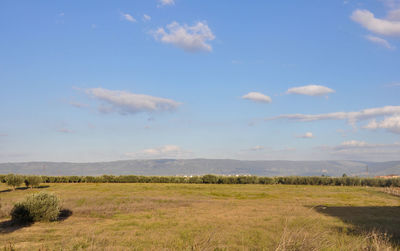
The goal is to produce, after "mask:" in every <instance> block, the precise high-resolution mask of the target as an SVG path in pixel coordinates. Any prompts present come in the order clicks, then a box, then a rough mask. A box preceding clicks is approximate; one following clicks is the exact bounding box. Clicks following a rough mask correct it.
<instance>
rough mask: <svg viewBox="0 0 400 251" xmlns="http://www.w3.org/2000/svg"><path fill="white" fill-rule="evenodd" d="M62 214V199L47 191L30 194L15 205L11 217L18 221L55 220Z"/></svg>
mask: <svg viewBox="0 0 400 251" xmlns="http://www.w3.org/2000/svg"><path fill="white" fill-rule="evenodd" d="M59 214H60V199H59V198H58V197H57V196H56V195H54V194H49V193H45V192H40V193H36V194H30V195H28V196H27V197H26V198H25V200H24V201H22V202H19V203H17V204H15V205H14V208H13V209H12V210H11V219H12V221H14V222H18V223H30V222H36V221H54V220H57V218H58V216H59Z"/></svg>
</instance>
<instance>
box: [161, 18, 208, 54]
mask: <svg viewBox="0 0 400 251" xmlns="http://www.w3.org/2000/svg"><path fill="white" fill-rule="evenodd" d="M154 37H155V39H157V40H160V41H161V42H162V43H167V44H173V45H174V46H176V47H178V48H181V49H183V50H185V51H188V52H197V51H212V46H211V45H210V44H208V43H207V42H208V41H212V40H214V39H215V36H214V34H213V33H212V31H211V29H210V28H209V27H208V25H207V24H206V23H205V22H198V23H197V24H195V25H193V26H188V25H186V24H184V25H180V24H179V23H177V22H172V23H171V24H169V25H167V26H166V30H165V29H164V28H158V30H157V31H155V32H154Z"/></svg>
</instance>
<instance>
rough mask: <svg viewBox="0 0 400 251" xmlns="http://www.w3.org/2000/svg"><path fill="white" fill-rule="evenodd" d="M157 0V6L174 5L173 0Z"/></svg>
mask: <svg viewBox="0 0 400 251" xmlns="http://www.w3.org/2000/svg"><path fill="white" fill-rule="evenodd" d="M158 2H159V4H158V5H157V7H162V6H165V5H175V1H174V0H159V1H158Z"/></svg>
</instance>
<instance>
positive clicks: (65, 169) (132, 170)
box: [0, 159, 400, 177]
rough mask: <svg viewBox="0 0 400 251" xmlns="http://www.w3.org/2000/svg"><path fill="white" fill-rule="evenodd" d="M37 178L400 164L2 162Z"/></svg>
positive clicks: (373, 169) (308, 172)
mask: <svg viewBox="0 0 400 251" xmlns="http://www.w3.org/2000/svg"><path fill="white" fill-rule="evenodd" d="M8 173H18V174H37V175H54V176H56V175H92V176H96V175H102V174H112V175H160V176H161V175H173V176H175V175H203V174H223V175H235V174H251V175H258V176H281V175H282V176H287V175H302V176H313V175H316V176H321V175H327V176H341V175H342V174H344V173H345V174H347V175H348V176H363V177H364V176H377V175H388V174H400V161H391V162H364V161H285V160H277V161H246V160H232V159H155V160H121V161H112V162H94V163H69V162H24V163H0V174H8Z"/></svg>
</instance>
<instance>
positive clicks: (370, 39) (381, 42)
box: [365, 35, 395, 50]
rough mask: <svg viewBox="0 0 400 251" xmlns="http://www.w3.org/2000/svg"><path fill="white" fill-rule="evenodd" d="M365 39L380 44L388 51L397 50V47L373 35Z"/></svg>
mask: <svg viewBox="0 0 400 251" xmlns="http://www.w3.org/2000/svg"><path fill="white" fill-rule="evenodd" d="M365 38H366V39H367V40H369V41H370V42H372V43H375V44H378V45H380V46H383V47H385V48H387V49H390V50H394V49H395V47H394V46H393V45H391V44H390V43H389V42H388V41H387V40H385V39H383V38H380V37H376V36H372V35H368V36H365Z"/></svg>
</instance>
